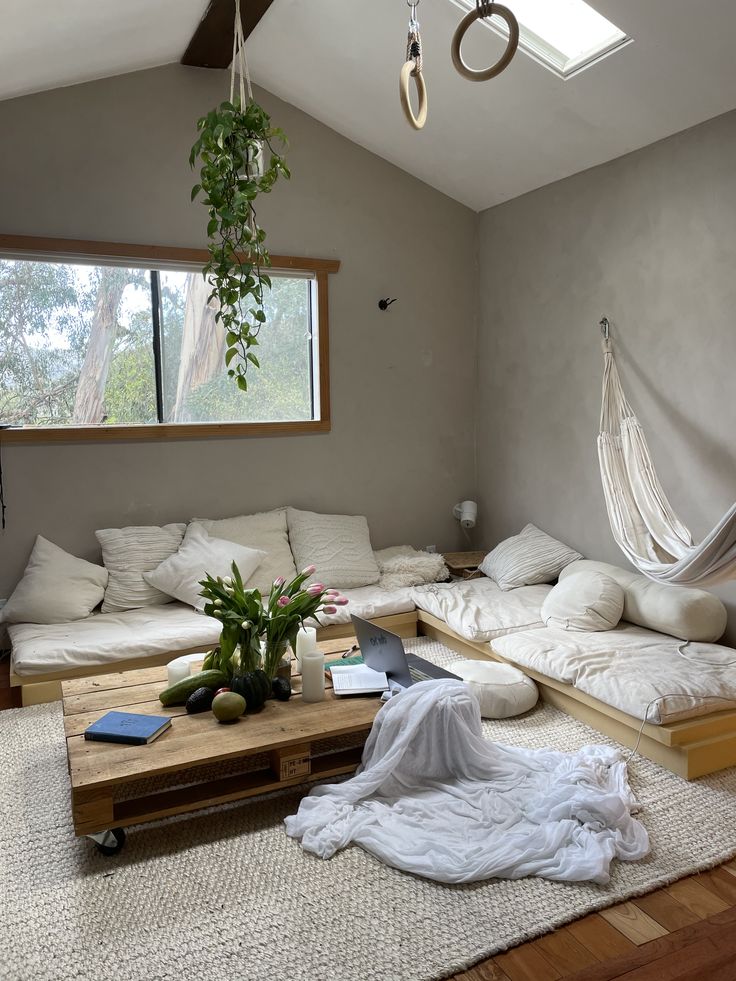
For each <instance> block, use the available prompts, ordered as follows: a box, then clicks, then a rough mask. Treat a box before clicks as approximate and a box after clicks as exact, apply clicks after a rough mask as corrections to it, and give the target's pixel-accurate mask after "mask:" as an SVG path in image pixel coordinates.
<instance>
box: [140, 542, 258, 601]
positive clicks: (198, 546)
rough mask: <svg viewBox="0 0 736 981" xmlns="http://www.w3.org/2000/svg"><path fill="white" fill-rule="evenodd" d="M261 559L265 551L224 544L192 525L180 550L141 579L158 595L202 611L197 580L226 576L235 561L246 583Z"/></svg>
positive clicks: (233, 543) (144, 574)
mask: <svg viewBox="0 0 736 981" xmlns="http://www.w3.org/2000/svg"><path fill="white" fill-rule="evenodd" d="M264 558H265V552H259V551H258V549H255V548H246V547H245V545H237V544H236V543H235V542H226V541H225V540H224V539H222V538H211V537H210V536H209V535H208V534H207V532H206V531H205V530H204V528H203V527H202V525H200V524H197V522H192V524H190V525H189V527H188V528H187V532H186V535H184V541H183V542H182V543H181V548H180V549H179V551H178V552H176V553H175V554H174V555H170V556H169V557H168V559H166V560H165V561H163V562H162V563H161V565H160V566H158V568H157V569H154V570H153V572H144V573H143V578H144V579H145V581H146V582H147V583H148V584H149V585H151V586H154V587H155V588H156V589H160V590H161V592H163V593H167V594H168V595H169V596H173V597H174V599H178V600H180V601H181V602H182V603H188V604H189V606H193V607H194V608H195V610H202V609H204V602H205V601H204V598H203V597H202V596H200V595H199V594H200V591H201V589H202V587H201V586H200V580H201V579H204V577H205V575H207V574H209V575H210V576H229V575H230V574H231V573H230V567H231V565H232V564H233V562H235V564H236V565H237V567H238V569H239V570H240V575H241V576H242V578H243V582H247V581H248V579H250V577H251V576H252V575H253V573H254V572H255V571H256V569H257V568H258V566H259V565H260V563H261V562H262V561H263V559H264Z"/></svg>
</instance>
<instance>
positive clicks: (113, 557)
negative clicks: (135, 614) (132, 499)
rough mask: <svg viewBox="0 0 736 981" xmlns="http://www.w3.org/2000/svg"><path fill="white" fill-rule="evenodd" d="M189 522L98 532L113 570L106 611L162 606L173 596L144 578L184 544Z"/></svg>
mask: <svg viewBox="0 0 736 981" xmlns="http://www.w3.org/2000/svg"><path fill="white" fill-rule="evenodd" d="M186 527H187V526H186V525H184V524H174V525H163V527H161V528H159V527H157V526H156V525H143V526H133V527H130V528H103V529H102V530H101V531H96V532H95V535H96V536H97V541H98V542H99V543H100V547H101V548H102V561H103V562H104V563H105V568H106V569H107V571H108V572H109V573H110V578H109V580H108V583H107V589H106V590H105V599H104V602H103V604H102V612H103V613H122V612H123V611H125V610H137V609H139V608H140V607H143V606H161V605H163V604H164V603H170V602H171V597H170V596H167V595H166V594H165V593H162V592H160V591H159V590H158V589H154V588H153V586H150V585H149V584H148V583H147V582H145V580H144V579H143V573H144V572H150V571H151V570H152V569H155V568H156V567H157V566H159V565H160V564H161V563H162V562H163V560H164V559H168V557H169V556H170V555H173V554H174V552H175V551H176V550H177V548H179V546H180V545H181V540H182V538H183V537H184V532H185V531H186Z"/></svg>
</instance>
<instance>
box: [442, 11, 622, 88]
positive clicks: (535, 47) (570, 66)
mask: <svg viewBox="0 0 736 981" xmlns="http://www.w3.org/2000/svg"><path fill="white" fill-rule="evenodd" d="M451 2H452V3H453V4H454V5H455V6H456V7H460V9H461V10H472V9H473V8H474V7H475V2H474V0H451ZM505 2H506V3H507V5H508V7H509V8H510V9H511V10H512V11H513V12H514V14H515V15H516V18H517V20H518V21H519V47H520V49H521V50H522V51H524V52H525V53H526V54H528V55H530V56H531V57H533V58H535V59H536V60H537V61H540V62H541V63H542V64H544V65H545V66H546V67H547V68H550V69H551V70H552V71H554V72H555V73H556V74H558V75H560V76H561V77H562V78H569V77H570V76H571V75H573V74H575V73H576V72H579V71H581V70H582V69H583V68H586V67H588V65H590V64H592V63H593V62H595V61H598V60H599V59H600V58H602V57H604V56H605V55H607V54H611V52H613V51H615V50H616V49H618V48H620V47H622V46H623V45H625V44H628V43H629V41H631V38H630V37H627V35H626V34H625V33H624V31H622V30H621V29H620V28H618V27H616V25H615V24H612V23H611V21H610V20H607V19H606V18H605V17H604V16H603V15H602V14H599V13H598V11H597V10H594V9H593V7H591V6H590V4H587V3H585V2H584V0H505ZM483 23H484V24H485V25H486V26H488V27H489V28H490V29H491V30H493V31H495V32H496V33H497V34H500V35H501V36H503V37H508V28H507V27H506V24H505V22H504V21H502V20H501V18H500V17H493V18H491V20H490V21H488V20H485V21H483Z"/></svg>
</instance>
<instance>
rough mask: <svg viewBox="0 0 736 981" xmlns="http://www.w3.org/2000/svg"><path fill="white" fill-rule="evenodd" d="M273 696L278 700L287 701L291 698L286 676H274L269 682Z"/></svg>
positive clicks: (289, 684)
mask: <svg viewBox="0 0 736 981" xmlns="http://www.w3.org/2000/svg"><path fill="white" fill-rule="evenodd" d="M271 691H272V692H273V696H274V698H277V699H278V700H279V701H280V702H288V701H289V699H290V698H291V682H290V681H289V679H288V678H274V679H273V681H272V682H271Z"/></svg>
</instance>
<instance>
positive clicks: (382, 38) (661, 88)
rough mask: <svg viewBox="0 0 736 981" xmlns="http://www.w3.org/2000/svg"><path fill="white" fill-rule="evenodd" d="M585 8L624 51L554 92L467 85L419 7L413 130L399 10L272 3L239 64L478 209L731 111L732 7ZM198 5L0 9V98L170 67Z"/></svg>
mask: <svg viewBox="0 0 736 981" xmlns="http://www.w3.org/2000/svg"><path fill="white" fill-rule="evenodd" d="M245 2H247V0H245ZM507 2H508V3H509V4H510V6H511V7H512V8H513V0H507ZM553 2H554V0H550V3H553ZM594 5H595V6H596V8H597V9H598V10H599V11H600V12H601V13H602V14H604V15H605V16H606V17H608V18H609V19H610V20H612V21H613V22H614V23H615V24H616V25H617V26H618V27H620V28H622V29H623V30H625V31H626V32H627V33H628V34H630V35H632V36H633V38H634V44H631V45H629V46H628V47H626V48H624V49H623V50H621V51H619V52H617V53H615V54H613V55H612V56H611V57H610V58H608V59H606V60H604V61H602V62H600V63H598V64H597V65H595V66H593V67H592V68H590V69H588V70H587V71H585V72H583V73H582V74H580V75H578V76H575V77H574V78H572V79H570V80H568V81H566V82H564V81H562V80H560V79H559V78H557V77H556V76H555V75H553V74H552V73H551V72H549V71H547V70H546V69H545V68H543V67H542V66H540V65H539V64H537V63H536V62H534V61H532V60H531V59H530V58H528V57H527V56H526V55H524V54H523V53H521V52H519V53H518V54H517V56H516V58H515V59H514V61H513V62H512V64H511V66H510V67H509V68H508V69H507V70H506V71H505V72H504V73H503V74H502V75H501V76H499V77H498V78H497V79H493V80H491V81H490V82H484V83H474V82H468V81H465V80H464V79H462V78H460V76H459V75H457V74H456V72H455V71H454V69H453V68H452V65H451V62H450V56H449V47H450V38H451V36H452V33H453V31H454V29H455V26H456V25H457V23H458V21H459V20H460V17H461V12H460V11H459V10H458V9H457V7H455V6H454V5H453V4H452V3H451V2H450V0H420V3H419V7H418V15H419V19H420V23H421V28H422V38H423V42H424V75H425V79H426V82H427V87H428V91H429V119H428V122H427V125H426V127H425V128H424V130H422V131H421V132H415V131H414V130H412V129H411V128H410V127H409V125H408V123H407V122H406V121H405V120H404V118H403V115H402V113H401V109H400V107H399V98H398V74H399V69H400V67H401V64H402V62H403V60H404V51H405V45H406V28H407V21H408V7H407V5H406V2H405V0H275V3H274V4H273V5H272V7H271V8H270V10H269V11H268V13H267V14H266V15H265V17H264V18H263V20H262V21H261V23H260V24H259V26H258V27H257V28H256V31H255V32H254V34H253V35H252V37H251V38H250V40H249V42H248V58H249V62H250V66H251V71H252V74H253V76H254V78H255V79H256V80H257V81H258V82H259V83H260V84H262V85H263V86H264V87H265V88H267V89H269V90H270V91H272V92H274V93H275V94H276V95H278V96H280V97H281V98H283V99H285V100H286V101H288V102H291V103H293V104H294V105H296V106H298V107H299V108H301V109H303V110H305V111H306V112H308V113H309V114H310V115H312V116H314V117H316V118H317V119H319V120H321V121H322V122H324V123H326V124H327V125H329V126H331V127H333V128H334V129H336V130H337V131H338V132H340V133H342V134H344V135H345V136H347V137H349V138H350V139H352V140H354V141H355V142H356V143H359V144H361V145H362V146H365V147H367V148H368V149H369V150H372V151H373V152H375V153H377V154H379V155H380V156H382V157H384V158H385V159H387V160H390V161H391V162H392V163H395V164H397V165H398V166H399V167H401V168H403V169H404V170H407V171H409V172H410V173H413V174H415V175H416V176H417V177H419V178H421V179H422V180H424V181H426V182H427V183H428V184H431V185H432V186H433V187H436V188H438V189H439V190H441V191H444V192H445V193H446V194H448V195H450V196H451V197H453V198H456V199H457V200H459V201H462V202H464V203H465V204H467V205H469V206H470V207H472V208H475V209H477V210H481V209H483V208H487V207H489V206H491V205H494V204H498V203H500V202H501V201H505V200H508V199H509V198H512V197H515V196H517V195H519V194H523V193H524V192H526V191H529V190H532V189H533V188H536V187H540V186H542V185H544V184H548V183H551V182H552V181H555V180H559V179H560V178H562V177H566V176H569V175H570V174H573V173H576V172H577V171H580V170H585V169H586V168H588V167H592V166H594V165H596V164H599V163H603V162H605V161H606V160H610V159H612V158H614V157H617V156H620V155H621V154H623V153H627V152H628V151H630V150H633V149H636V148H638V147H641V146H645V145H647V144H648V143H653V142H654V141H655V140H658V139H662V138H663V137H665V136H668V135H670V134H672V133H675V132H678V131H680V130H683V129H686V128H687V127H689V126H693V125H695V124H696V123H699V122H702V121H703V120H705V119H709V118H711V117H712V116H716V115H719V114H720V113H722V112H726V111H727V110H729V109H732V108H734V107H736V57H734V45H735V42H736V5H735V4H734V3H733V0H701V2H700V3H698V4H694V3H693V2H692V0H595V2H594ZM206 6H207V0H124V2H121V0H63V2H62V3H59V2H58V0H56V2H52V0H1V2H0V99H7V98H12V97H14V96H17V95H23V94H26V93H29V92H37V91H41V90H44V89H49V88H56V87H59V86H63V85H71V84H74V83H76V82H82V81H88V80H90V79H94V78H101V77H105V76H110V75H117V74H122V73H124V72H130V71H136V70H138V69H142V68H148V67H153V66H154V65H161V64H167V63H169V62H176V61H179V59H180V58H181V55H182V53H183V52H184V50H185V48H186V46H187V43H188V41H189V39H190V37H191V35H192V34H193V32H194V30H195V28H196V26H197V24H198V23H199V20H200V18H201V16H202V14H203V13H204V10H205V9H206ZM502 43H503V42H502V41H501V40H500V39H499V38H497V37H496V36H495V35H494V34H493V33H492V32H490V31H488V30H487V29H485V28H483V27H480V26H475V27H474V28H473V30H472V31H471V33H470V34H469V35H468V37H467V39H466V45H464V47H463V52H464V54H465V57H466V59H467V60H468V61H470V63H471V64H473V65H475V66H478V67H480V66H482V65H484V64H488V63H490V61H492V60H495V58H496V57H497V55H498V53H499V51H500V50H501V46H502Z"/></svg>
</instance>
